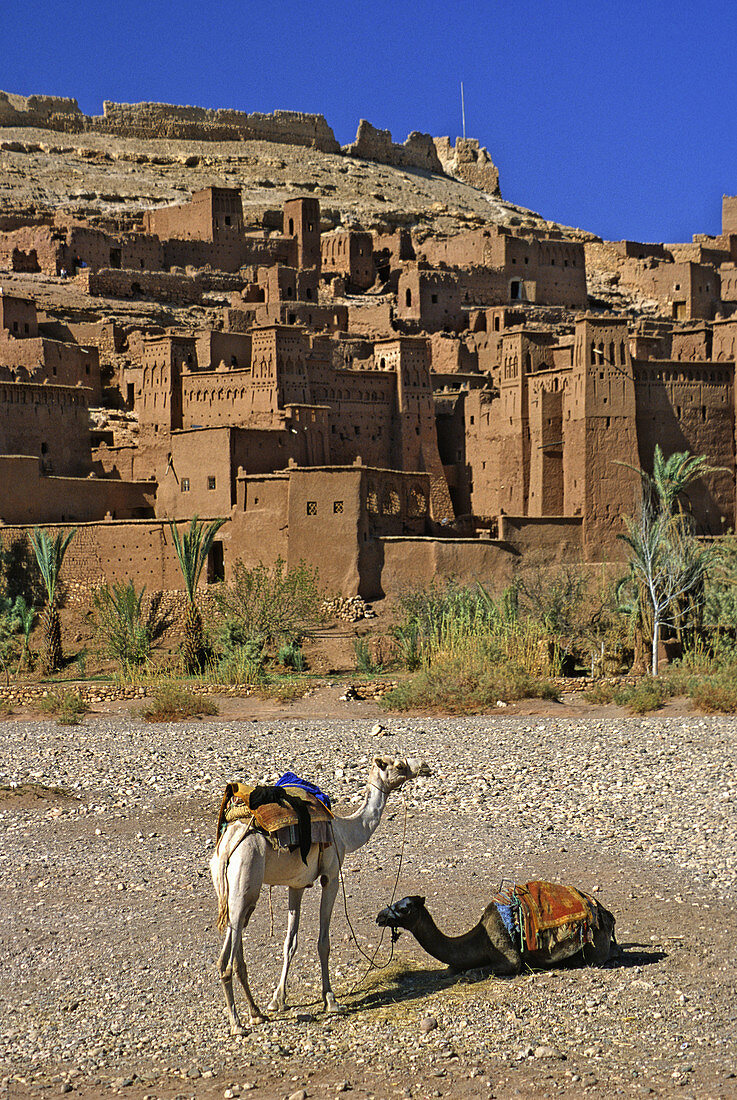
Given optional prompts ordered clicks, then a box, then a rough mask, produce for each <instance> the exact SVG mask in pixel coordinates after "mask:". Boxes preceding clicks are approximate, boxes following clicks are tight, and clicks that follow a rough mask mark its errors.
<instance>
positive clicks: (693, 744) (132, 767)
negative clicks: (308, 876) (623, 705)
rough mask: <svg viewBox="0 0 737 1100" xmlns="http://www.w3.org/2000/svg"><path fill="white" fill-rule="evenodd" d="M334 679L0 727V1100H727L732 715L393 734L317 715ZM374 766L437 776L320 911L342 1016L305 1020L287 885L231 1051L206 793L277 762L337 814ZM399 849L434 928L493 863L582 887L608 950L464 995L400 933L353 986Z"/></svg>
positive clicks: (407, 724)
mask: <svg viewBox="0 0 737 1100" xmlns="http://www.w3.org/2000/svg"><path fill="white" fill-rule="evenodd" d="M345 685H346V680H345V679H341V680H340V681H336V682H335V683H333V684H332V686H329V685H328V684H326V685H325V686H324V687H321V688H319V689H318V690H316V691H315V692H314V693H313V694H311V695H309V696H308V697H307V698H305V699H301V700H298V701H297V702H296V703H292V704H289V705H288V706H281V705H278V704H274V703H271V702H269V701H268V700H251V699H228V698H223V699H221V700H220V703H221V713H220V715H219V717H218V718H217V719H212V720H203V721H201V722H196V723H188V724H187V725H179V726H177V725H176V724H174V725H170V726H148V727H145V728H144V727H142V726H141V724H140V723H139V722H137V720H136V717H135V708H134V707H131V705H130V704H125V705H123V704H122V703H121V704H117V703H113V704H110V705H109V706H108V707H106V708H105V711H104V713H103V712H101V713H99V714H97V715H93V716H92V717H91V718H89V719H87V720H86V721H85V723H84V725H83V726H81V727H78V728H76V729H74V730H65V729H62V728H59V727H56V726H55V725H54V724H53V723H48V722H43V723H41V722H37V721H34V720H33V719H32V718H28V719H26V720H22V721H19V722H15V721H13V722H5V723H3V724H2V725H0V731H2V734H3V744H4V751H3V763H2V768H1V769H0V772H1V773H2V775H0V784H2V785H4V788H5V789H4V790H3V792H2V794H1V795H0V820H1V822H2V828H3V836H4V839H3V840H2V842H1V844H0V857H1V859H2V865H3V867H4V875H3V878H2V884H1V885H0V912H2V913H3V914H4V915H3V917H2V918H1V920H0V959H2V969H3V971H4V973H5V975H6V976H5V978H4V982H3V984H4V989H5V995H6V1000H5V1008H4V1009H3V1008H1V1007H0V1024H1V1025H2V1028H1V1030H0V1036H1V1037H2V1044H3V1046H2V1050H3V1057H2V1064H3V1065H4V1067H5V1068H4V1069H3V1068H0V1073H3V1074H4V1076H3V1078H2V1081H1V1082H0V1096H8V1097H18V1098H20V1097H25V1096H30V1095H34V1096H35V1095H55V1094H57V1093H61V1092H69V1093H71V1094H73V1095H74V1096H79V1097H84V1098H91V1097H95V1096H102V1095H104V1096H106V1095H112V1094H120V1095H123V1096H126V1097H130V1098H131V1100H143V1098H144V1097H148V1098H149V1100H152V1098H154V1097H156V1098H162V1100H174V1098H175V1097H180V1098H185V1097H186V1098H189V1097H194V1098H196V1100H210V1098H215V1097H226V1096H228V1095H231V1096H232V1095H245V1094H246V1093H248V1092H251V1091H253V1092H254V1095H255V1096H256V1097H264V1098H268V1100H274V1098H280V1100H281V1098H286V1097H291V1096H294V1097H295V1100H296V1098H297V1097H304V1096H305V1095H306V1096H308V1097H323V1096H331V1095H334V1094H335V1095H337V1094H339V1093H342V1092H345V1093H346V1094H347V1095H355V1096H356V1097H360V1098H361V1100H364V1098H369V1097H375V1098H384V1097H386V1098H392V1100H393V1098H397V1097H399V1098H409V1097H417V1098H422V1097H435V1096H447V1097H453V1098H456V1097H457V1098H463V1100H467V1098H470V1097H476V1096H484V1097H486V1096H488V1097H500V1098H501V1097H508V1096H509V1097H511V1096H525V1097H526V1096H530V1097H545V1096H563V1097H571V1098H573V1097H578V1096H580V1095H581V1093H585V1094H586V1095H591V1096H603V1097H614V1096H617V1095H625V1096H631V1095H632V1096H635V1095H636V1096H640V1095H654V1096H671V1095H672V1096H680V1097H724V1098H727V1097H731V1096H735V1095H737V1078H735V1077H734V1072H735V1070H737V1063H736V1062H735V1054H736V1049H735V1041H734V1040H735V1031H734V1019H735V1015H736V1014H737V984H736V983H735V977H737V972H736V971H735V964H734V950H733V944H734V940H735V935H736V934H737V922H736V921H735V917H734V909H733V904H732V902H731V900H730V897H729V896H728V893H727V892H726V891H725V883H726V881H727V879H725V878H724V877H723V876H724V875H726V874H727V873H728V872H729V874H731V875H732V877H734V874H733V872H734V866H735V831H734V816H733V797H734V773H733V760H734V756H733V751H734V744H735V732H736V730H737V723H735V722H734V721H733V720H731V719H701V718H698V717H694V716H689V715H688V713H687V712H686V708H685V707H683V706H682V707H680V710H679V708H678V706H677V705H676V706H674V709H673V713H672V714H670V715H668V716H666V717H659V718H657V719H648V720H644V721H641V720H637V719H632V718H631V717H630V718H628V717H625V716H624V715H623V714H622V712H621V711H620V710H619V709H618V708H614V707H611V708H609V707H607V708H590V707H588V706H587V705H585V704H583V703H582V702H581V700H580V696H577V695H576V696H571V697H566V698H564V700H563V701H562V703H560V704H549V703H547V704H543V703H540V704H534V705H533V704H524V705H523V704H518V705H516V706H514V707H512V706H510V708H509V710H508V711H507V712H505V714H504V715H503V716H499V715H493V716H489V717H488V718H486V719H484V718H479V719H467V720H458V719H445V720H444V719H439V718H430V717H425V718H417V717H408V716H404V715H403V716H401V718H399V717H398V716H396V715H394V716H391V715H387V714H386V712H385V711H382V710H380V709H379V707H378V705H377V704H376V703H375V702H373V701H367V702H360V701H357V700H341V699H340V695H341V694H342V693H343V689H344V687H345ZM678 714H680V716H677V715H678ZM379 725H383V727H384V729H382V730H379V729H377V727H378V726H379ZM234 737H235V738H236V742H235V743H234V740H233V739H234ZM605 745H606V748H605ZM234 747H236V750H237V751H235V752H233V748H234ZM397 749H401V750H403V751H410V750H419V751H421V752H422V755H423V756H425V757H426V758H427V759H428V760H429V761H430V764H431V767H432V768H433V772H434V775H433V778H431V779H430V780H427V781H424V785H423V786H422V787H421V788H420V787H419V786H418V785H413V788H412V789H410V787H408V788H407V828H406V837H405V838H404V840H403V829H404V824H403V821H404V811H403V809H402V801H401V796H400V797H397V798H396V799H395V801H394V802H392V803H390V805H389V807H388V808H387V812H386V814H385V821H384V822H383V823H382V827H381V828H380V830H379V831H378V832H377V834H376V835H375V836H374V838H372V841H371V843H370V844H369V845H368V846H367V847H366V848H364V849H361V850H360V851H359V852H357V853H355V854H354V855H353V856H351V857H350V864H349V865H348V866H347V867H346V875H345V887H346V901H345V909H346V911H347V913H348V914H349V916H350V925H349V924H348V922H347V918H346V912H344V911H343V901H342V899H341V898H340V897H339V900H338V904H337V906H336V912H335V915H334V919H333V954H332V970H333V975H334V980H335V986H336V992H337V993H338V995H339V999H340V1000H341V1001H342V1003H343V1006H344V1009H345V1014H344V1015H341V1016H337V1017H326V1016H325V1015H324V1014H323V1013H322V1011H321V1004H320V999H319V986H318V974H317V966H316V958H315V950H314V943H315V936H316V921H317V917H316V908H317V905H316V900H317V899H316V898H314V897H312V896H310V894H311V892H308V895H307V896H306V898H305V906H304V913H303V928H302V930H301V945H300V950H299V952H298V956H297V959H296V960H295V964H294V967H293V977H292V980H291V989H292V993H293V997H294V1000H293V1001H292V1002H290V1005H291V1007H290V1009H289V1011H288V1012H287V1013H286V1015H284V1016H283V1017H279V1018H277V1019H275V1020H273V1021H270V1022H269V1023H267V1024H265V1025H263V1026H262V1027H261V1028H256V1029H254V1030H253V1031H252V1032H251V1034H250V1035H248V1036H246V1037H245V1038H244V1039H242V1040H233V1039H231V1038H230V1037H229V1036H228V1034H227V1026H226V1019H225V1012H224V1007H223V1005H222V1002H221V995H220V992H219V988H218V986H219V983H218V981H217V977H216V975H215V972H214V969H213V963H214V961H215V958H216V956H217V951H218V943H219V937H218V935H217V932H216V930H215V929H214V916H215V914H214V895H213V892H212V888H211V884H210V883H209V881H208V879H209V876H208V874H207V864H206V860H207V854H208V853H207V845H208V843H211V841H209V840H208V838H211V837H212V835H213V823H214V816H215V813H216V803H217V792H218V791H219V790H221V789H222V786H221V781H222V778H223V777H227V778H232V777H233V773H234V771H236V769H237V774H239V775H240V776H241V777H242V776H244V775H247V774H254V773H256V774H260V772H261V771H262V770H263V769H268V768H269V767H272V766H274V765H276V766H277V767H278V766H279V762H282V761H283V762H284V766H287V764H289V765H291V764H295V765H296V766H297V767H298V768H300V769H301V770H302V772H303V774H311V775H314V776H316V777H317V778H318V780H319V781H322V782H323V784H329V785H330V789H331V791H333V792H335V791H336V788H337V797H338V798H339V799H341V800H343V799H345V797H348V796H349V794H350V793H352V792H355V791H357V790H359V789H360V775H361V774H365V767H366V765H365V764H361V762H360V761H361V760H364V761H365V760H366V759H367V755H366V754H368V757H369V758H370V756H371V754H372V753H376V752H379V753H380V752H386V751H387V750H389V751H394V750H397ZM541 749H542V751H541ZM359 752H362V753H363V755H362V756H358V753H359ZM480 768H482V770H481V771H480V770H479V769H480ZM503 772H506V780H503V779H502V773H503ZM4 777H11V780H12V781H11V782H7V781H6V778H4ZM729 777H731V779H730V778H729ZM21 779H23V781H22V782H20V781H19V780H21ZM707 779H708V783H707ZM495 780H496V785H494V784H495ZM484 784H485V785H484ZM490 784H491V786H490ZM705 784H706V785H705ZM730 784H731V785H730ZM492 787H493V789H492ZM664 790H665V792H666V795H665V796H664V795H663V791H664ZM725 796H726V801H725ZM664 797H665V801H664ZM622 800H624V801H622ZM579 804H580V806H581V807H582V808H581V810H580V812H579V809H578V806H579ZM618 806H619V807H620V808H621V807H624V808H622V809H621V812H620V810H618V809H617V807H618ZM400 852H401V854H402V860H403V862H402V871H401V875H400V882H399V885H398V893H397V896H403V895H404V894H406V893H422V894H423V895H426V896H427V899H428V907H429V908H430V909H431V912H432V913H433V916H434V917H435V919H436V920H437V922H438V924H439V925H440V927H442V928H444V929H448V930H449V931H451V932H453V933H457V932H460V931H463V930H464V929H466V928H469V927H471V925H472V924H473V923H474V921H475V920H476V919H478V916H479V914H480V911H481V909H482V908H483V906H484V905H485V904H486V901H487V900H488V895H489V893H490V890H491V889H492V885H491V884H492V883H493V888H496V885H497V884H498V879H499V877H500V876H501V874H502V873H512V871H511V868H514V869H515V871H516V872H517V874H516V875H515V877H517V878H518V880H522V881H524V880H526V879H531V878H547V879H551V880H558V881H568V882H571V883H573V884H577V885H580V886H581V887H582V888H584V889H589V890H594V891H596V896H597V897H600V898H602V899H603V900H604V902H605V904H607V905H608V906H609V907H610V908H611V909H612V910H613V912H614V913H615V915H616V918H617V929H618V933H619V942H620V945H621V947H622V957H621V959H619V960H617V961H616V962H613V963H612V964H610V965H609V966H608V967H607V968H604V969H598V970H591V969H584V970H576V969H566V968H562V969H559V970H555V971H550V972H544V973H543V972H540V973H535V974H525V975H522V976H520V977H519V978H515V979H511V980H510V979H496V978H494V977H489V976H488V975H485V974H475V975H473V976H472V980H469V979H468V978H464V977H459V976H458V975H454V974H451V973H450V972H449V971H448V970H447V969H446V968H444V967H442V966H441V964H439V963H437V962H436V961H435V960H433V959H431V958H429V957H428V956H427V955H425V954H424V953H423V952H422V951H421V949H420V948H419V946H418V945H417V944H416V943H415V942H414V941H413V940H412V939H411V937H410V936H409V934H407V933H405V934H403V935H402V937H401V938H400V940H399V942H398V944H397V946H396V950H395V954H394V958H393V960H392V962H391V965H390V966H389V967H388V968H387V969H386V970H382V971H375V972H372V973H371V974H370V975H368V976H367V977H366V978H365V979H364V980H363V981H362V982H361V983H360V984H359V986H358V988H357V989H353V986H354V985H355V984H356V981H357V980H358V979H361V977H362V976H363V975H364V974H365V972H366V964H365V961H364V959H363V958H362V957H361V956H360V955H359V953H358V950H357V947H356V944H355V943H354V940H353V937H352V932H351V926H352V928H353V929H354V930H355V933H356V935H357V942H358V945H360V946H361V948H362V949H363V950H364V951H366V952H368V953H369V954H371V953H372V952H373V949H374V947H375V945H376V944H377V942H378V937H379V933H378V931H377V929H376V928H375V925H374V920H375V916H376V913H377V911H378V909H379V908H381V907H382V906H383V905H385V904H386V903H387V902H388V900H389V899H390V897H391V894H392V889H393V887H394V881H395V873H396V868H397V861H398V856H399V853H400ZM710 869H713V871H714V875H717V874H718V875H719V876H721V877H719V878H712V877H710V875H711V870H710ZM729 881H731V880H729ZM282 894H283V891H279V890H275V891H274V897H273V907H274V923H275V929H274V931H273V933H272V931H271V928H270V913H269V899H268V895H267V893H266V892H264V895H263V897H262V901H261V904H260V906H259V908H258V909H257V912H256V915H255V916H254V919H253V921H252V922H251V926H250V927H249V930H248V947H247V959H248V963H249V969H250V974H251V978H252V983H253V986H254V990H255V991H256V992H257V996H258V999H259V1000H260V1001H261V1002H262V1007H263V1003H264V1002H265V1000H267V999H268V993H269V990H270V988H271V987H272V986H273V983H274V982H275V980H276V977H277V974H278V967H279V957H280V954H281V937H282V935H283V927H284V897H283V896H282ZM378 959H380V960H381V961H382V962H386V961H387V959H388V938H386V937H385V939H384V942H383V943H382V945H381V948H380V951H379V955H378Z"/></svg>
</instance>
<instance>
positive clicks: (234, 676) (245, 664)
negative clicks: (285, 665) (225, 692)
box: [202, 638, 266, 686]
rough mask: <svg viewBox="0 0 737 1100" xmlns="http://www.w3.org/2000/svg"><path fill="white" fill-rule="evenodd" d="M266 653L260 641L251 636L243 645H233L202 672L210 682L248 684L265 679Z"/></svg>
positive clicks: (255, 683)
mask: <svg viewBox="0 0 737 1100" xmlns="http://www.w3.org/2000/svg"><path fill="white" fill-rule="evenodd" d="M265 663H266V653H265V651H264V647H263V646H262V645H261V643H260V642H259V641H256V639H254V638H251V639H250V640H249V641H247V642H244V643H243V644H242V645H231V646H230V647H229V648H228V649H227V650H226V651H225V652H224V653H223V655H222V656H221V657H220V658H219V659H213V660H211V661H210V662H209V664H208V666H207V668H206V669H205V671H204V673H203V674H202V679H203V680H204V681H205V683H208V684H246V685H250V686H255V685H257V684H260V683H262V682H263V681H264V679H265V676H266V673H265V670H264V665H265Z"/></svg>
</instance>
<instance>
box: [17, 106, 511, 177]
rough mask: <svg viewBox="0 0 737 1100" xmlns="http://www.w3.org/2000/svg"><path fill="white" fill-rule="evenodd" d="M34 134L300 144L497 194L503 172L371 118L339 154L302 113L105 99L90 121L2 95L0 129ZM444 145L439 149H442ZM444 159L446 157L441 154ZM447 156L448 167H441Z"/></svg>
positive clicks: (315, 118) (316, 119) (479, 153)
mask: <svg viewBox="0 0 737 1100" xmlns="http://www.w3.org/2000/svg"><path fill="white" fill-rule="evenodd" d="M4 126H12V127H28V128H33V129H39V130H56V131H59V132H64V133H74V134H79V133H83V132H86V131H92V132H97V133H103V134H116V135H118V136H119V137H131V138H143V139H145V140H149V139H151V138H164V139H168V140H185V141H270V142H274V143H275V144H279V145H302V146H305V147H306V148H309V149H319V150H321V151H322V152H323V153H342V154H344V155H345V156H350V157H361V158H362V159H363V160H371V161H376V162H377V163H379V164H390V165H392V166H394V167H397V168H424V169H426V170H427V171H429V172H433V173H438V174H443V173H444V172H445V171H446V170H447V172H448V174H449V175H453V176H456V177H457V178H458V179H461V180H464V181H465V182H467V183H471V184H472V185H473V186H474V187H479V188H481V190H484V191H489V193H490V194H499V173H498V171H497V169H496V168H495V166H494V165H493V163H492V161H491V158H490V156H489V154H488V152H487V151H486V149H484V148H479V144H478V142H477V141H474V140H473V139H471V138H469V139H465V138H458V140H457V141H456V146H455V150H453V149H452V147H451V146H450V143H449V141H448V138H438V139H434V138H432V137H431V136H430V134H422V133H418V132H417V131H413V132H412V133H411V134H410V135H409V136H408V138H407V140H406V141H404V142H402V143H401V144H400V143H398V142H394V141H392V135H391V133H390V131H389V130H379V129H377V128H376V127H375V126H372V125H371V123H370V122H367V121H366V119H361V121H360V122H359V124H358V131H357V133H356V140H355V141H354V142H352V143H351V144H350V145H345V146H343V148H342V149H341V146H340V145H339V144H338V142H337V140H336V138H335V134H334V133H333V129H332V127H331V126H329V125H328V123H327V121H326V119H325V117H324V116H323V115H313V114H307V113H305V112H303V111H274V112H273V114H263V113H261V112H259V111H255V112H253V113H251V114H249V113H247V112H246V111H236V110H232V109H231V108H227V107H219V108H217V109H211V108H208V107H184V106H178V105H176V104H173V103H113V102H111V101H109V100H105V102H104V103H103V113H102V115H85V114H84V113H83V112H82V111H81V110H80V109H79V104H78V103H77V100H76V99H69V98H65V97H63V96H44V95H30V96H22V95H14V94H13V93H12V92H0V128H2V127H4ZM438 142H440V143H441V149H439V148H436V146H437V143H438ZM439 152H440V155H439ZM443 155H445V156H446V158H447V163H448V167H447V169H446V168H445V167H444V164H443V163H442V157H443Z"/></svg>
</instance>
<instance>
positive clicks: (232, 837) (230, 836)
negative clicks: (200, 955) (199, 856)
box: [210, 823, 248, 932]
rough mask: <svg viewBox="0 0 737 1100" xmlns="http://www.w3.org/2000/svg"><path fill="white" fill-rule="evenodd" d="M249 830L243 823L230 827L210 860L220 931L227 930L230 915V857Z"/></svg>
mask: <svg viewBox="0 0 737 1100" xmlns="http://www.w3.org/2000/svg"><path fill="white" fill-rule="evenodd" d="M239 824H240V823H239ZM247 832H248V830H247V829H246V828H243V826H242V825H241V827H240V828H235V829H229V830H228V831H226V832H225V833H223V835H222V836H221V837H220V840H219V841H218V844H217V847H216V849H215V854H214V856H213V857H212V859H211V860H210V874H211V875H212V882H213V886H214V887H215V893H216V894H217V898H218V924H217V927H218V932H224V931H225V929H226V927H227V925H228V918H229V915H230V914H229V910H228V864H229V862H230V857H231V856H232V855H233V852H234V851H235V850H236V848H237V847H238V845H239V844H240V842H241V841H242V840H243V838H244V837H245V836H246V834H247Z"/></svg>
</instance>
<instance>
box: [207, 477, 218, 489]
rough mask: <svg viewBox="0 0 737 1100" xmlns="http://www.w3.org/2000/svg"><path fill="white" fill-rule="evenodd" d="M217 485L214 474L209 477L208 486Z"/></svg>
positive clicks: (210, 487) (209, 487) (212, 487)
mask: <svg viewBox="0 0 737 1100" xmlns="http://www.w3.org/2000/svg"><path fill="white" fill-rule="evenodd" d="M216 486H217V481H216V479H215V478H214V477H212V475H211V476H210V477H208V479H207V488H208V489H214V488H215V487H216Z"/></svg>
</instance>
